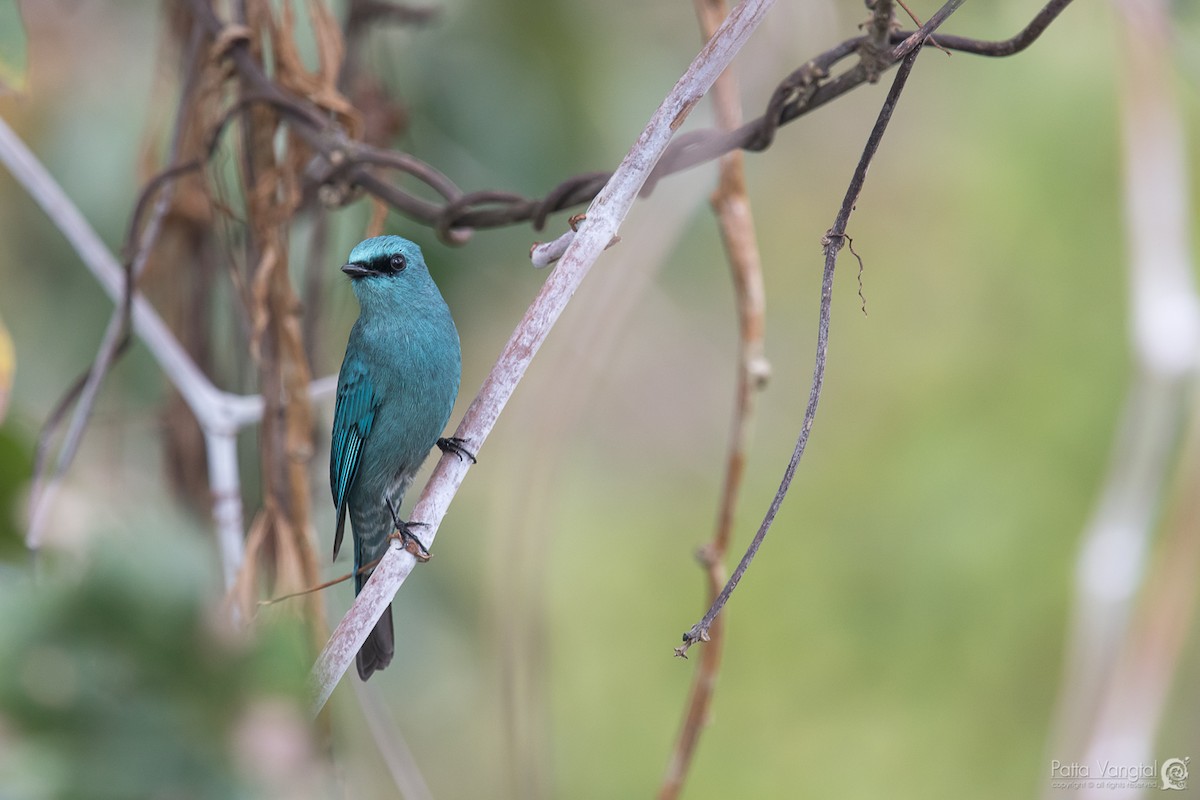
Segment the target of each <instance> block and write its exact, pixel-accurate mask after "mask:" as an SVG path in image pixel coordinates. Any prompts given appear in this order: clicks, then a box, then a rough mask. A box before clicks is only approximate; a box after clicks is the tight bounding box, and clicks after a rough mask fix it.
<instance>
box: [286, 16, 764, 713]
mask: <svg viewBox="0 0 1200 800" xmlns="http://www.w3.org/2000/svg"><path fill="white" fill-rule="evenodd" d="M772 3H773V0H743V2H742V3H741V4H740V5H738V6H737V7H736V8H735V9H734V10H733V11H732V12H731V13H730V14H729V16H728V17H727V18H726V20H725V22H724V23H722V25H721V27H720V28H718V29H717V32H716V33H715V34H714V35H713V37H712V38H711V39H710V40H709V41H708V43H707V44H705V45H704V47H703V49H701V51H700V53H699V54H698V55H697V56H696V58H695V59H694V60H693V61H692V63H691V65H690V66H689V67H688V69H687V72H685V73H684V75H683V77H682V78H680V79H679V81H678V82H677V83H676V84H675V87H674V88H673V89H672V90H671V92H670V94H668V95H667V97H666V99H665V100H663V102H662V105H660V106H659V107H658V110H657V111H655V112H654V115H653V116H652V117H651V118H650V122H649V123H648V124H647V125H646V128H645V130H643V131H642V134H641V135H640V136H639V137H638V139H637V141H636V142H635V143H634V145H633V147H632V148H631V149H630V151H629V153H628V154H627V155H626V156H625V158H624V160H622V161H621V164H620V166H619V167H617V170H616V171H615V172H614V173H613V175H612V177H611V178H610V179H609V181H608V183H607V184H606V185H605V187H604V188H603V189H602V190H601V191H600V194H598V195H597V196H596V199H595V200H593V201H592V204H591V206H590V207H589V208H588V211H587V217H586V219H585V220H584V222H583V223H582V224H581V225H580V226H579V230H578V233H577V234H576V235H575V236H574V238H573V239H571V241H570V244H569V246H568V247H567V249H566V252H565V253H564V254H563V256H562V259H561V260H560V261H559V263H558V266H557V267H555V269H554V271H553V272H552V273H550V275H549V277H547V278H546V282H545V283H544V284H543V285H542V289H541V291H540V292H539V293H538V296H537V298H536V299H535V300H534V301H533V304H532V305H531V306H530V307H529V309H528V310H527V311H526V312H525V316H524V317H522V319H521V321H520V323H519V324H518V325H517V327H516V330H514V331H513V334H512V337H511V338H510V339H509V340H508V344H506V345H505V346H504V350H503V351H501V353H500V357H499V359H498V360H497V361H496V364H495V365H494V366H493V367H492V371H491V372H490V373H489V374H488V376H487V378H486V379H485V380H484V382H483V387H482V388H481V389H480V391H479V394H478V395H477V396H476V397H475V400H474V401H473V402H472V403H471V406H470V408H468V409H467V413H466V415H465V416H464V417H463V421H462V423H461V424H460V425H459V427H458V431H457V432H456V434H455V435H456V436H458V437H460V438H462V439H463V440H465V441H466V442H467V447H468V448H469V449H470V450H472V451H475V452H478V451H479V449H480V448H481V447H482V445H483V442H484V440H485V439H486V438H487V436H488V434H489V433H490V432H491V430H492V427H493V426H494V425H495V423H496V420H497V418H498V417H499V416H500V412H501V411H503V409H504V406H505V404H506V403H507V402H508V399H509V398H510V397H511V396H512V393H513V391H514V390H515V389H516V386H517V383H518V382H519V381H520V380H521V378H522V377H523V376H524V374H525V370H526V369H527V368H528V366H529V364H530V362H531V361H532V359H533V357H534V355H535V354H536V353H537V351H538V348H539V347H541V345H542V342H544V341H545V339H546V336H547V335H548V334H549V332H550V329H551V328H552V327H553V326H554V323H555V322H556V321H557V320H558V317H559V315H560V314H561V313H562V311H563V309H564V308H565V307H566V305H567V302H568V301H569V300H570V299H571V296H572V295H573V294H574V293H575V290H576V289H578V288H579V285H580V283H581V282H582V281H583V278H584V276H585V275H587V272H588V270H589V269H590V268H591V266H592V264H593V263H595V261H596V259H597V258H598V257H599V256H600V253H601V252H603V251H604V249H605V247H607V246H608V245H609V244H610V243H611V242H612V240H613V237H614V236H615V235H616V233H617V229H618V228H619V227H620V224H621V222H622V221H623V220H624V219H625V216H626V215H627V214H628V213H629V209H630V207H631V206H632V205H633V202H634V200H635V199H636V198H637V195H638V192H639V191H640V190H641V188H642V186H643V185H644V184H645V182H646V179H647V178H648V177H649V176H650V172H651V170H652V169H653V168H654V165H655V164H656V163H658V159H659V158H660V157H661V156H662V153H663V151H664V150H665V149H666V147H667V144H668V143H669V142H670V140H671V137H672V136H673V135H674V134H675V131H676V130H677V129H678V128H679V126H680V125H681V124H682V123H683V120H684V119H685V118H686V116H687V114H688V112H690V111H691V109H692V108H693V107H694V106H695V105H696V103H697V102H699V101H700V98H702V97H703V96H704V94H705V93H706V92H707V91H708V89H709V87H711V86H712V84H713V82H714V81H715V80H716V79H717V76H718V75H720V74H721V73H722V72H723V71H724V70H725V68H726V67H727V66H728V65H729V63H730V62H731V61H732V60H733V57H734V55H736V54H737V52H738V51H739V50H740V49H741V48H742V46H743V45H744V44H745V43H746V41H747V40H748V39H749V38H750V34H751V33H752V32H753V31H754V29H755V28H756V27H757V26H758V24H759V22H761V21H762V18H763V16H764V15H765V14H766V12H767V9H769V8H770V7H771V5H772ZM535 250H536V248H535ZM532 255H533V257H534V260H535V262H536V261H537V255H536V253H535V254H532ZM468 467H469V464H468V463H467V462H465V461H461V460H459V459H458V458H456V457H455V456H454V455H452V454H446V455H443V456H442V459H441V461H440V462H439V463H438V465H437V468H436V469H435V470H434V472H433V476H432V477H431V478H430V480H429V483H428V484H427V485H426V487H425V491H424V493H423V494H422V496H421V499H420V500H419V501H418V503H417V505H416V507H415V508H414V509H413V513H412V518H413V519H414V520H417V521H419V522H421V523H423V527H420V528H418V529H417V531H418V532H419V534H421V536H422V538H423V539H425V544H426V545H427V546H428V545H429V544H431V543H432V541H433V537H434V536H435V535H436V534H437V528H438V525H440V524H441V521H442V517H444V516H445V514H446V510H447V509H448V508H449V506H450V501H451V499H453V497H454V495H455V493H456V492H457V491H458V487H459V486H461V485H462V481H463V479H464V478H465V477H466V474H467V469H468ZM415 563H416V561H415V559H414V558H413V557H412V555H411V554H409V553H408V552H406V551H404V550H402V549H401V548H400V547H399V546H398V545H396V546H393V547H392V548H391V549H390V550H389V551H388V553H387V554H386V555H385V556H384V557H383V560H382V561H380V563H379V566H377V567H376V568H375V572H374V574H372V576H371V579H370V580H369V581H367V584H366V585H365V586H364V587H363V590H362V592H361V593H360V594H359V595H358V597H357V599H356V600H355V601H354V605H353V606H351V608H350V610H349V611H348V612H347V613H346V616H345V617H343V618H342V621H341V622H340V623H339V624H338V626H337V629H336V630H335V631H334V632H333V636H332V637H331V638H330V640H329V642H328V643H327V644H326V645H325V649H324V650H323V651H322V652H321V655H320V656H319V657H318V658H317V662H316V664H315V665H314V666H313V671H312V674H311V675H310V688H311V691H312V702H313V705H312V712H313V714H314V716H315V715H316V714H317V713H318V712H319V711H320V710H321V708H322V707H324V705H325V702H326V701H327V700H328V699H329V695H330V694H332V693H333V689H334V687H335V686H337V683H338V681H339V680H341V677H342V675H343V674H345V672H346V670H347V668H349V666H350V663H351V661H353V659H354V655H355V653H357V652H358V648H359V647H361V646H362V643H363V642H364V641H365V640H366V638H367V635H368V634H369V633H370V631H371V629H372V628H373V627H374V626H375V623H376V621H377V620H378V619H379V617H380V615H381V614H382V613H383V609H384V608H385V607H386V606H387V604H388V603H390V602H391V601H392V599H393V598H394V597H395V595H396V592H397V590H399V588H400V586H401V584H403V583H404V580H405V578H407V577H408V574H409V573H410V572H411V571H412V568H413V566H414V564H415Z"/></svg>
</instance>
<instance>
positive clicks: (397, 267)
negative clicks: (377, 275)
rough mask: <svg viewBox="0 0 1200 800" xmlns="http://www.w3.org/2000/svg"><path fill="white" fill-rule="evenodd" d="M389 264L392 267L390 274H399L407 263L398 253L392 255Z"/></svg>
mask: <svg viewBox="0 0 1200 800" xmlns="http://www.w3.org/2000/svg"><path fill="white" fill-rule="evenodd" d="M389 264H390V265H391V267H392V272H399V271H401V270H402V269H404V268H405V267H407V266H408V262H407V261H405V260H404V256H403V255H402V254H400V253H396V254H395V255H393V256H392V258H391V260H390V261H389Z"/></svg>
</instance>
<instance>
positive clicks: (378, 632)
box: [357, 605, 396, 681]
mask: <svg viewBox="0 0 1200 800" xmlns="http://www.w3.org/2000/svg"><path fill="white" fill-rule="evenodd" d="M395 653H396V639H395V636H394V635H393V634H392V607H391V605H388V607H387V608H385V609H384V610H383V616H382V617H380V618H379V622H376V623H375V629H374V630H373V631H371V633H370V634H369V635H368V636H367V640H366V641H365V642H363V646H362V647H361V648H359V651H358V659H357V661H358V677H360V678H362V679H363V680H364V681H365V680H366V679H367V678H370V677H371V675H373V674H374V673H375V670H377V669H383V668H384V667H386V666H387V665H388V664H390V663H392V656H393V655H395Z"/></svg>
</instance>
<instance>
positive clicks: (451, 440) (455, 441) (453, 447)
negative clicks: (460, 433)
mask: <svg viewBox="0 0 1200 800" xmlns="http://www.w3.org/2000/svg"><path fill="white" fill-rule="evenodd" d="M437 446H438V450H441V451H442V452H443V453H454V455H456V456H458V460H459V461H462V460H463V457H464V456H465V457H467V458H469V459H471V463H472V464H478V463H479V460H478V459H477V458H475V454H474V453H472V452H471V451H470V450H468V449H467V440H466V439H460V438H458V437H457V436H450V437H447V438H444V439H438V440H437Z"/></svg>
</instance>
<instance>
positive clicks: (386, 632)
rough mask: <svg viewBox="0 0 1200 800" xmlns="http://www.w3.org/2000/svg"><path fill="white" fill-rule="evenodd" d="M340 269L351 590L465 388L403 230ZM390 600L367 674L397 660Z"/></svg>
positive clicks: (372, 639)
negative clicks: (354, 316)
mask: <svg viewBox="0 0 1200 800" xmlns="http://www.w3.org/2000/svg"><path fill="white" fill-rule="evenodd" d="M342 271H343V272H345V273H346V274H348V275H349V276H350V278H351V283H352V285H353V287H354V293H355V295H357V297H358V302H359V306H360V314H359V317H358V321H357V322H355V323H354V327H353V329H351V331H350V341H349V343H348V344H347V345H346V357H345V359H344V360H343V361H342V369H341V372H340V373H339V375H338V391H337V406H336V408H335V410H334V415H333V442H332V447H331V450H330V456H329V485H330V488H331V489H332V490H333V502H334V505H335V506H336V508H337V529H336V531H335V533H334V539H333V556H334V558H337V554H338V550H339V549H340V548H341V545H342V537H343V535H344V533H345V526H346V517H347V516H349V518H350V525H351V527H352V529H353V535H354V570H355V573H356V577H355V581H354V591H355V594H357V593H358V592H359V591H360V590H361V589H362V587H363V584H364V583H366V581H367V578H368V577H369V575H358V574H357V572H358V569H359V567H361V566H362V565H363V564H369V563H371V562H372V561H374V560H376V559H378V558H380V557H381V556H382V555H383V554H384V553H385V552H386V551H387V547H388V539H389V537H390V536H391V535H392V533H393V530H394V525H393V522H392V515H391V512H390V511H389V509H388V501H389V500H390V501H391V502H392V503H393V504H394V505H395V507H396V508H399V507H400V503H401V501H402V500H403V499H404V493H405V491H406V490H407V489H408V485H409V484H410V483H411V482H412V478H413V475H414V474H415V473H416V471H417V469H418V468H419V467H420V466H421V462H422V461H424V460H425V456H426V455H428V453H429V451H430V450H431V449H432V448H433V447H434V445H435V444H436V443H437V440H438V437H439V436H440V435H441V433H442V429H443V428H445V427H446V422H447V421H448V420H449V419H450V411H451V409H452V408H453V407H454V400H455V398H456V397H457V396H458V384H459V379H460V375H461V372H462V354H461V352H460V350H459V343H458V331H457V330H455V327H454V320H453V319H451V317H450V309H449V308H447V307H446V301H445V300H443V299H442V295H441V293H440V292H439V291H438V288H437V285H436V284H434V282H433V279H432V278H431V277H430V276H429V270H428V269H427V268H426V267H425V259H424V258H423V257H422V255H421V249H420V248H419V247H417V245H415V244H413V243H412V242H410V241H408V240H407V239H402V238H401V237H399V236H377V237H375V238H373V239H367V240H365V241H363V242H361V243H359V245H358V246H357V247H355V248H354V250H352V251H351V252H350V261H349V263H347V264H346V265H345V266H344V267H342ZM394 651H395V646H394V643H393V637H392V616H391V607H390V606H389V607H388V609H387V610H386V611H385V612H384V614H383V616H382V617H381V618H380V620H379V623H378V624H377V625H376V626H375V630H374V631H372V632H371V635H370V636H368V637H367V641H366V642H365V643H364V644H363V646H362V649H360V650H359V652H358V674H359V676H360V677H361V678H362V679H363V680H366V679H367V678H369V677H370V676H371V673H373V672H374V671H375V670H377V669H383V668H384V667H386V666H387V665H388V664H389V663H390V662H391V660H392V655H393V653H394Z"/></svg>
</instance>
